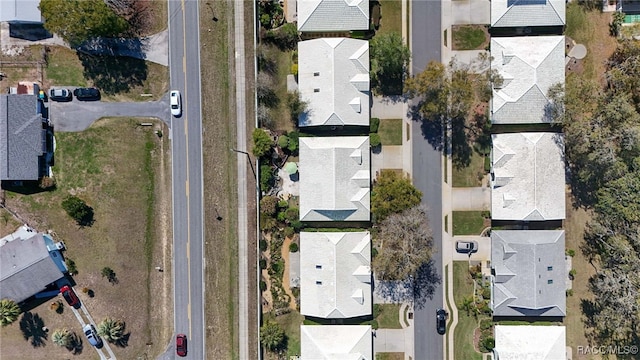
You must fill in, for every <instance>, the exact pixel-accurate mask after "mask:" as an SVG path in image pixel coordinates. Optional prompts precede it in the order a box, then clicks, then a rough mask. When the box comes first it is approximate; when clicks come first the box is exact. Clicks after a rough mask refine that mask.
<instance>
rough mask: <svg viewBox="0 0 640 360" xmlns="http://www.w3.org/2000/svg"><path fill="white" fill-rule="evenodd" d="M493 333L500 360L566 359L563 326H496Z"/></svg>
mask: <svg viewBox="0 0 640 360" xmlns="http://www.w3.org/2000/svg"><path fill="white" fill-rule="evenodd" d="M494 333H495V341H496V347H495V348H494V352H495V353H496V354H498V356H500V360H521V359H536V360H565V359H567V354H566V352H567V348H566V339H565V338H566V328H565V327H564V326H532V325H524V326H522V325H521V326H511V325H496V326H495V328H494Z"/></svg>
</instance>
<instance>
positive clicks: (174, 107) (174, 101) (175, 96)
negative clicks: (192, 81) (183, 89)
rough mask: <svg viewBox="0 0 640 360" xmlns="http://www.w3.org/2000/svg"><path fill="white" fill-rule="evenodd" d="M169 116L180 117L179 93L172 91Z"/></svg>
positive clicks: (180, 99) (180, 101) (180, 100)
mask: <svg viewBox="0 0 640 360" xmlns="http://www.w3.org/2000/svg"><path fill="white" fill-rule="evenodd" d="M170 104H171V114H172V115H173V116H180V115H182V98H181V97H180V91H178V90H173V91H171V100H170Z"/></svg>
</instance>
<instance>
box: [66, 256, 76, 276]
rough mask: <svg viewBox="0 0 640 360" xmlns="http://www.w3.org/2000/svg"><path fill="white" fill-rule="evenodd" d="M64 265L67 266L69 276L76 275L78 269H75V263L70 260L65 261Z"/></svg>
mask: <svg viewBox="0 0 640 360" xmlns="http://www.w3.org/2000/svg"><path fill="white" fill-rule="evenodd" d="M64 263H65V264H66V265H67V269H68V270H69V275H76V274H77V273H78V268H77V267H76V262H75V261H73V260H71V259H66V260H65V261H64Z"/></svg>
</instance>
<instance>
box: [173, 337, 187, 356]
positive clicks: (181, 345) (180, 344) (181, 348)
mask: <svg viewBox="0 0 640 360" xmlns="http://www.w3.org/2000/svg"><path fill="white" fill-rule="evenodd" d="M176 354H178V356H187V335H185V334H178V336H176Z"/></svg>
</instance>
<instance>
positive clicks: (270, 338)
mask: <svg viewBox="0 0 640 360" xmlns="http://www.w3.org/2000/svg"><path fill="white" fill-rule="evenodd" d="M284 340H285V335H284V330H282V327H280V324H278V323H277V322H275V321H271V320H267V321H266V322H265V324H264V325H262V328H261V329H260V341H261V342H262V345H264V347H265V348H267V350H269V351H273V352H276V351H278V349H280V347H281V346H282V345H283V342H284Z"/></svg>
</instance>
